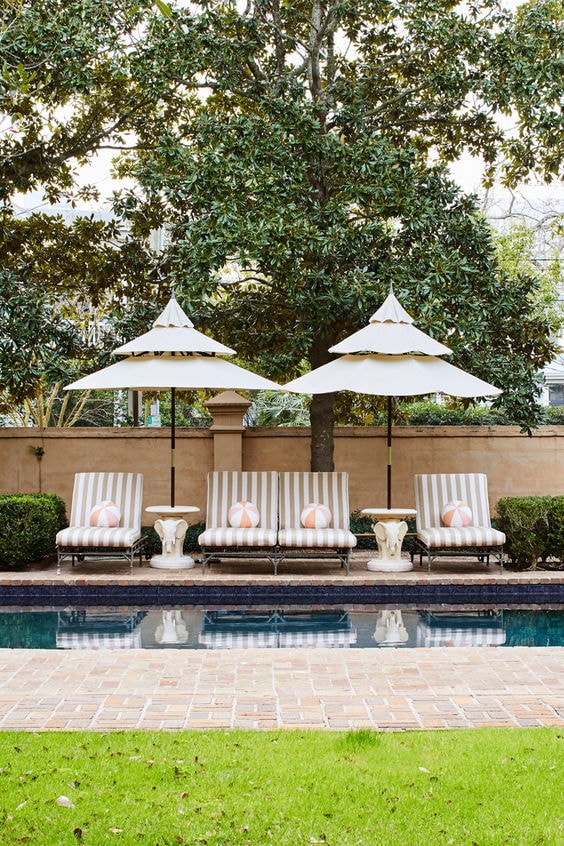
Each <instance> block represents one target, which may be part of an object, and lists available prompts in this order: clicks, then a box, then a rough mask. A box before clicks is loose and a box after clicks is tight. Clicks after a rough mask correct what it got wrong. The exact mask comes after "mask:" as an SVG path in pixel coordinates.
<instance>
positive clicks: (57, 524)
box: [0, 493, 68, 569]
mask: <svg viewBox="0 0 564 846" xmlns="http://www.w3.org/2000/svg"><path fill="white" fill-rule="evenodd" d="M65 526H68V521H67V517H66V510H65V503H64V500H62V499H61V497H60V496H57V494H48V493H44V494H0V568H2V569H8V568H12V567H13V568H18V567H24V566H25V565H26V564H31V563H33V562H34V561H39V560H41V559H42V558H45V556H47V555H52V554H54V553H55V552H56V546H55V537H56V535H57V532H58V531H59V529H63V528H65Z"/></svg>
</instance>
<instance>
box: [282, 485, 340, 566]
mask: <svg viewBox="0 0 564 846" xmlns="http://www.w3.org/2000/svg"><path fill="white" fill-rule="evenodd" d="M308 505H316V506H317V505H324V506H325V507H326V509H328V512H329V517H330V520H329V525H328V526H327V528H307V527H306V526H305V525H304V519H303V511H304V509H305V508H306V506H308ZM278 546H279V548H280V561H283V560H284V559H285V558H333V559H334V558H338V559H339V561H340V562H341V565H342V566H343V567H345V568H346V571H347V574H348V572H349V554H350V550H351V549H352V548H353V547H355V546H356V537H355V536H354V535H353V534H352V532H351V531H350V527H349V476H348V473H297V472H287V473H281V474H280V528H279V530H278Z"/></svg>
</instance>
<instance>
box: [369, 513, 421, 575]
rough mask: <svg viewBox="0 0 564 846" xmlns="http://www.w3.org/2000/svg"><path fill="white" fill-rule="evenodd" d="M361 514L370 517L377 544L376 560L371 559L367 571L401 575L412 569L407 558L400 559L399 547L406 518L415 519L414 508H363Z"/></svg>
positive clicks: (403, 535)
mask: <svg viewBox="0 0 564 846" xmlns="http://www.w3.org/2000/svg"><path fill="white" fill-rule="evenodd" d="M362 514H367V515H368V516H369V517H372V519H373V523H372V528H373V529H374V534H375V535H376V541H377V543H378V553H379V557H378V558H371V559H370V560H369V561H368V563H367V565H366V567H367V569H368V570H380V571H382V572H384V573H403V572H405V571H407V570H412V569H413V563H412V562H411V559H409V558H402V555H401V545H402V543H403V539H404V537H405V533H406V532H407V523H406V522H405V519H406V517H415V515H416V514H417V511H416V510H415V509H414V508H363V509H362Z"/></svg>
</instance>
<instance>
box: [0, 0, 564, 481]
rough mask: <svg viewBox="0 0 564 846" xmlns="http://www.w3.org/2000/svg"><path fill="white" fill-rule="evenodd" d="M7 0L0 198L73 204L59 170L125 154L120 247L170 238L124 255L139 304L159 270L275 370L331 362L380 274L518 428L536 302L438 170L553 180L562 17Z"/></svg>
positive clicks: (463, 8)
mask: <svg viewBox="0 0 564 846" xmlns="http://www.w3.org/2000/svg"><path fill="white" fill-rule="evenodd" d="M18 7H19V10H18V14H17V15H16V14H13V15H12V16H11V17H10V15H9V14H6V13H3V14H4V18H3V20H4V32H3V43H4V44H8V45H9V46H10V51H6V50H5V51H4V56H7V57H8V61H7V62H6V63H5V65H4V67H5V70H4V80H5V81H4V92H5V94H4V97H3V107H2V108H3V110H4V111H5V113H6V114H7V115H8V116H10V119H11V121H12V123H11V124H10V126H12V127H13V128H14V132H12V133H5V134H4V141H3V147H2V153H3V155H2V170H0V178H1V179H2V182H3V191H4V197H5V198H9V197H10V196H11V193H12V192H13V190H14V189H16V188H17V189H20V190H21V189H22V188H24V187H25V186H31V185H37V184H43V185H45V186H47V187H48V189H49V191H50V193H51V194H54V195H60V192H62V191H70V190H71V188H72V183H73V173H72V168H73V165H74V163H75V162H77V161H81V160H83V159H86V158H87V157H88V156H89V155H90V154H91V153H92V152H93V151H94V150H96V149H99V148H100V147H104V146H113V147H121V148H125V147H130V148H131V149H130V150H129V151H125V152H124V153H123V154H122V156H121V160H120V162H119V163H118V164H117V173H118V175H119V176H123V177H128V178H130V179H131V180H132V186H133V187H132V188H131V189H130V190H127V191H122V193H121V194H120V196H119V197H117V198H116V202H115V211H116V213H117V214H118V215H120V216H121V217H122V218H123V219H124V220H126V221H127V224H128V232H129V235H128V243H129V248H130V249H132V248H133V247H132V245H141V244H144V243H145V242H146V239H147V238H148V235H149V233H150V231H151V230H153V229H156V228H159V227H165V228H166V232H167V239H166V246H165V249H164V252H163V253H162V254H161V255H159V256H158V258H156V259H155V261H153V262H151V261H150V260H148V261H147V262H146V263H143V261H140V262H138V263H136V262H132V274H131V279H132V280H134V284H133V286H132V287H133V288H134V289H135V292H136V294H138V295H139V296H140V297H146V296H148V295H149V293H151V294H152V293H153V292H154V287H152V286H154V284H155V280H156V278H157V277H156V275H155V274H154V273H153V270H154V267H155V265H156V264H157V262H158V269H159V272H160V274H161V278H162V277H163V276H164V278H166V279H167V280H170V281H171V282H173V283H174V285H175V287H176V289H177V292H178V293H179V294H181V295H184V296H185V297H186V298H188V299H189V300H190V303H191V308H192V310H193V312H194V314H195V317H196V319H197V321H198V324H199V326H200V328H205V327H209V328H210V329H211V330H213V334H214V335H215V336H216V337H218V338H221V339H222V340H223V341H225V342H226V343H228V344H229V345H231V346H234V347H235V348H236V349H237V350H238V352H239V353H240V354H241V355H242V356H243V357H244V359H246V360H247V361H248V362H249V363H252V364H254V365H255V366H257V367H260V368H261V369H262V370H263V371H264V372H265V373H268V375H270V376H272V377H274V378H278V379H279V380H286V379H289V378H291V377H293V376H294V375H296V374H297V373H299V372H300V371H301V370H303V369H304V368H309V367H317V366H319V365H320V364H323V363H324V362H326V361H327V360H329V358H330V355H329V353H328V348H329V347H330V346H331V345H332V344H333V343H335V342H336V341H338V340H339V339H341V338H342V337H343V336H345V335H346V334H349V333H350V332H352V331H354V330H355V329H358V328H360V326H362V325H363V324H364V323H366V322H367V319H368V317H369V316H370V314H371V313H372V312H373V311H374V310H375V309H376V308H377V307H378V305H379V304H380V303H381V302H382V300H383V298H384V297H385V295H386V294H387V291H388V289H389V285H390V283H392V284H393V286H394V290H395V293H396V295H397V296H398V297H399V299H400V300H401V301H402V303H403V304H404V306H405V307H406V308H407V309H408V310H409V311H410V312H411V313H412V315H413V317H414V318H415V319H416V321H417V323H418V325H419V326H420V328H421V329H423V330H424V331H427V332H429V333H430V334H432V335H434V336H436V337H437V338H440V339H441V340H443V341H445V342H447V343H448V345H449V346H450V347H451V348H452V349H453V351H454V355H453V357H452V361H453V362H454V363H456V364H458V365H459V366H462V367H464V368H466V369H469V370H471V371H472V372H474V373H475V374H476V375H478V376H482V377H485V378H486V379H487V380H488V381H490V382H494V383H496V384H498V385H499V386H500V387H502V388H504V389H506V392H505V394H504V396H503V397H502V399H501V402H503V403H504V404H505V405H506V407H507V408H508V411H510V412H511V414H512V416H515V415H516V416H517V417H518V419H520V420H521V422H522V423H523V424H524V425H525V426H531V425H534V423H535V420H536V417H535V415H536V406H535V402H534V399H535V380H534V375H535V373H536V372H537V371H538V370H539V369H540V368H541V367H542V366H543V364H544V363H545V362H546V361H547V360H548V359H549V358H550V357H551V356H552V354H553V346H552V343H551V342H550V340H549V338H550V335H551V332H552V330H553V329H554V327H555V318H554V314H553V312H552V311H551V310H550V308H546V309H543V308H532V307H531V305H532V304H534V303H536V301H537V299H538V297H537V291H538V290H539V284H540V283H539V282H538V280H537V277H536V276H535V274H534V273H523V274H521V275H519V276H515V275H512V276H511V275H508V274H507V273H506V272H504V270H503V268H502V267H501V266H500V264H499V262H498V261H497V258H496V252H495V249H494V246H493V244H492V240H491V235H490V230H489V227H488V226H487V225H486V223H485V222H484V221H483V220H482V219H481V218H480V216H479V215H478V214H477V209H476V205H475V203H474V200H473V199H472V198H468V197H466V196H464V195H463V194H462V193H461V191H460V190H459V189H458V188H457V187H456V185H455V184H454V183H453V182H452V181H451V180H450V179H449V178H448V176H447V172H446V170H445V165H446V164H447V163H448V162H449V161H452V160H455V159H457V158H458V157H459V156H460V155H461V154H462V153H464V152H468V151H469V152H471V153H473V154H475V155H480V156H482V158H483V159H484V161H485V162H486V164H487V166H488V168H489V174H490V178H492V177H493V174H494V172H496V173H498V174H499V175H500V177H499V178H501V179H503V180H505V181H506V182H507V183H510V182H515V181H518V180H520V179H523V178H525V177H527V176H529V175H531V174H532V173H535V172H536V173H537V175H538V176H540V177H541V178H544V179H551V178H555V177H557V176H560V175H561V168H562V154H563V152H564V149H563V147H564V145H563V142H562V138H563V137H564V133H562V128H563V122H564V118H563V116H562V111H561V100H562V87H561V66H562V54H563V42H564V33H563V29H562V9H561V4H560V3H555V2H546V0H544V2H536V3H530V4H527V5H525V6H523V7H521V8H520V9H519V10H517V11H516V12H508V11H504V10H503V8H502V7H501V6H500V4H498V3H497V2H495V1H494V0H476V2H470V3H464V4H456V3H452V4H445V3H444V2H443V0H440V2H439V0H414V2H412V3H405V2H401V3H400V2H382V0H334V2H330V0H328V2H322V0H294V2H291V3H289V2H280V0H270V2H269V1H268V0H256V2H253V0H248V1H247V2H235V0H224V2H213V0H209V2H202V3H196V2H194V3H189V4H186V3H178V4H171V5H168V4H166V3H165V2H163V0H158V2H157V3H156V4H154V5H153V4H152V3H144V2H137V1H136V0H135V2H134V1H133V0H131V1H129V0H115V2H113V3H111V4H107V3H99V2H97V3H95V2H93V1H92V0H80V1H79V0H69V1H68V2H67V3H65V4H58V3H53V2H49V3H48V2H46V0H34V2H33V3H32V2H26V0H19V3H18ZM12 8H14V7H12ZM54 12H55V13H54ZM31 48H32V52H31V53H28V50H29V49H31ZM17 60H19V61H17ZM30 80H31V81H30ZM62 106H64V107H65V108H61V107H62ZM508 119H510V120H511V126H510V127H509V129H508V127H507V121H508ZM148 258H149V257H148ZM86 284H89V283H88V282H87V283H86ZM112 286H113V289H114V290H118V291H120V292H121V291H122V290H123V286H124V280H123V277H120V278H119V279H118V280H117V281H114V282H113V283H112V282H109V281H108V285H107V289H106V290H112ZM91 287H92V290H93V291H94V292H95V291H96V290H98V288H97V287H96V284H94V283H92V286H91ZM163 293H164V292H163ZM336 408H337V411H338V407H337V406H336V405H335V397H334V396H332V395H322V396H317V397H314V398H313V400H312V403H311V409H310V415H311V424H312V467H313V468H314V469H330V468H331V467H332V463H333V458H332V448H333V438H332V427H333V422H334V415H335V409H336Z"/></svg>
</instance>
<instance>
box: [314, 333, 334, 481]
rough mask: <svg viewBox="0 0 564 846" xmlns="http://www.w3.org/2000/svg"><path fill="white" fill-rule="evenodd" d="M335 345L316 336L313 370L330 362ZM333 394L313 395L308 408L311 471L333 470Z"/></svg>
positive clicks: (327, 337) (330, 339)
mask: <svg viewBox="0 0 564 846" xmlns="http://www.w3.org/2000/svg"><path fill="white" fill-rule="evenodd" d="M334 343H335V339H334V337H332V336H331V337H329V336H328V335H322V334H321V333H320V334H319V335H317V336H316V337H315V339H314V341H313V344H312V347H311V350H310V354H309V363H310V365H311V369H312V370H315V369H316V368H317V367H321V366H322V365H323V364H327V363H328V362H329V361H332V360H333V359H334V358H335V356H334V355H331V353H330V352H329V347H330V346H332V345H333V344H334ZM334 404H335V393H330V394H314V396H313V398H312V400H311V405H310V408H309V421H310V425H311V470H312V471H314V472H315V471H319V470H328V471H332V470H334V469H335V464H334V460H333V426H334V423H335V411H334V408H333V406H334Z"/></svg>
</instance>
